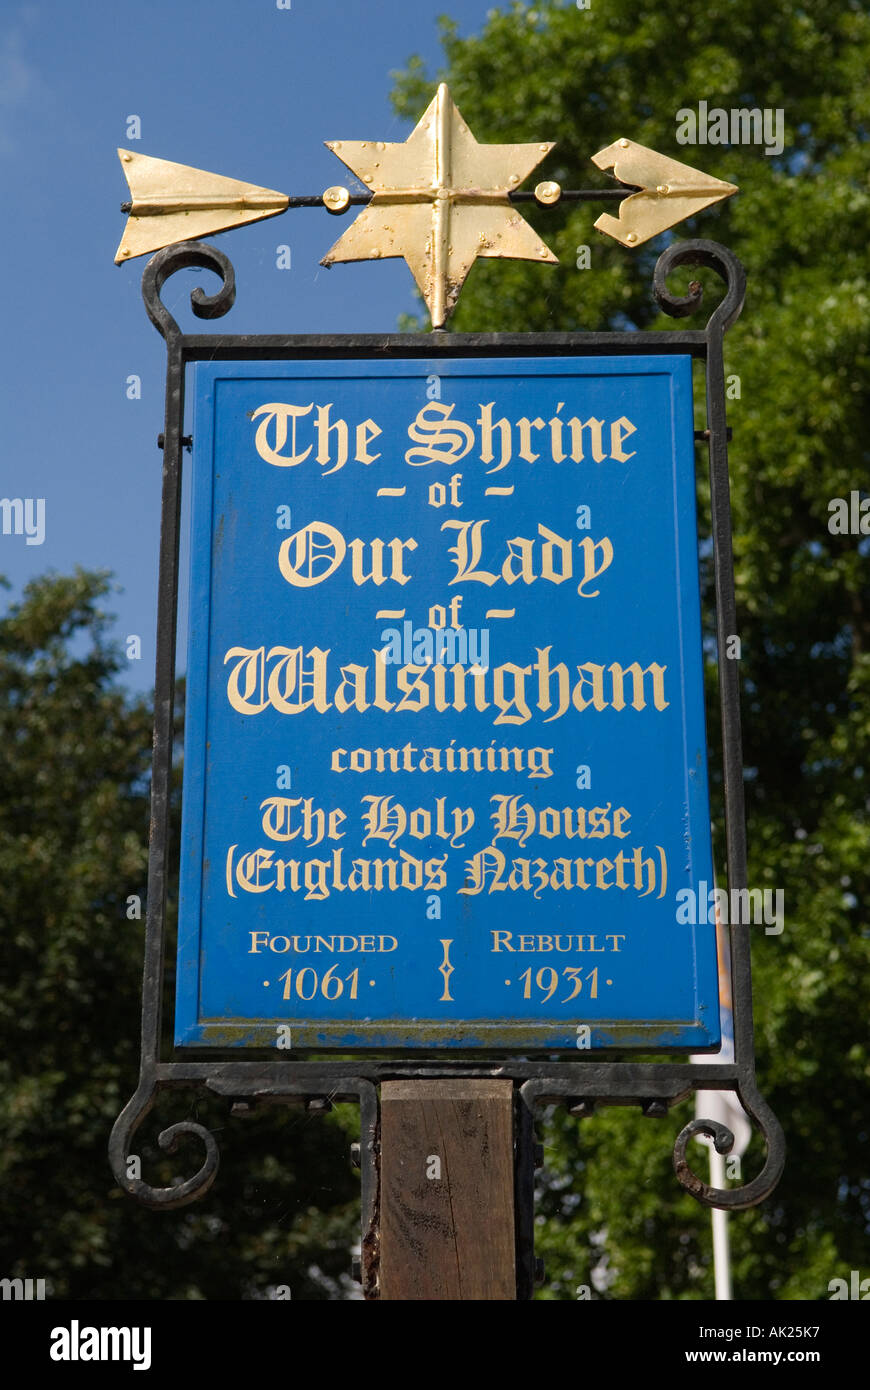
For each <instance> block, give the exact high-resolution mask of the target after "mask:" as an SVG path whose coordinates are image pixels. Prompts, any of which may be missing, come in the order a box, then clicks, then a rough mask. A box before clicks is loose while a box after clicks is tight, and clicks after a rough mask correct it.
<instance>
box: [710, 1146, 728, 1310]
mask: <svg viewBox="0 0 870 1390" xmlns="http://www.w3.org/2000/svg"><path fill="white" fill-rule="evenodd" d="M710 1185H711V1187H718V1188H723V1187H724V1186H725V1156H724V1154H720V1153H717V1152H716V1150H715V1149H714V1147H713V1145H712V1144H711V1145H710ZM710 1215H711V1218H712V1221H713V1273H714V1278H715V1283H716V1301H717V1303H718V1302H730V1301H731V1297H732V1295H731V1251H730V1248H729V1244H728V1213H727V1211H720V1209H719V1208H718V1207H713V1208H712V1210H711V1213H710Z"/></svg>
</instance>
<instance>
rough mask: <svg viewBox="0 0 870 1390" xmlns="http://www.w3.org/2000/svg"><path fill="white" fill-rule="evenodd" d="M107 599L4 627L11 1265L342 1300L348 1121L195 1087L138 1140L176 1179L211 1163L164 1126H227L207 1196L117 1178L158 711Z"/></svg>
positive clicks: (61, 582)
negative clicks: (234, 1103)
mask: <svg viewBox="0 0 870 1390" xmlns="http://www.w3.org/2000/svg"><path fill="white" fill-rule="evenodd" d="M108 587H109V586H108V583H107V580H106V578H105V577H104V576H99V575H94V574H86V573H82V572H79V573H78V574H76V575H75V576H74V577H72V578H57V577H51V578H44V579H41V580H38V581H36V582H34V583H32V584H31V585H30V586H29V587H28V589H27V590H26V591H25V594H24V597H23V599H22V601H21V602H20V603H18V604H15V605H13V606H11V607H10V608H9V610H8V612H7V613H6V614H5V616H3V617H2V618H0V746H2V755H0V883H2V885H3V891H2V894H0V932H2V953H0V1275H2V1276H3V1277H8V1278H12V1277H21V1278H44V1279H46V1280H47V1281H48V1282H49V1286H50V1289H51V1293H52V1296H53V1297H56V1298H73V1299H133V1298H143V1299H154V1298H159V1299H173V1298H178V1299H181V1298H185V1299H203V1298H208V1299H238V1298H266V1297H269V1296H270V1290H274V1289H275V1287H276V1286H278V1285H286V1286H288V1287H289V1288H290V1290H291V1293H292V1297H293V1298H294V1299H298V1298H303V1299H324V1298H337V1297H339V1298H340V1297H344V1296H346V1295H347V1293H348V1290H349V1287H350V1281H349V1279H348V1278H347V1274H348V1266H349V1258H350V1255H349V1252H350V1249H351V1246H352V1245H353V1242H354V1239H355V1238H358V1220H359V1218H358V1201H356V1200H355V1199H356V1194H357V1191H358V1182H357V1179H356V1178H355V1177H354V1175H353V1173H352V1171H351V1169H350V1167H349V1164H348V1161H347V1145H348V1134H347V1133H346V1132H345V1131H344V1130H343V1129H342V1128H341V1126H340V1125H339V1124H337V1123H336V1122H335V1118H336V1117H329V1118H326V1119H324V1118H316V1117H314V1116H309V1115H306V1114H305V1113H304V1112H302V1113H298V1112H294V1111H289V1112H288V1111H284V1110H282V1111H275V1112H272V1113H270V1114H267V1115H264V1116H262V1117H257V1116H255V1117H254V1118H252V1119H250V1120H248V1121H241V1120H236V1119H233V1120H232V1121H229V1120H228V1109H227V1106H226V1105H225V1104H224V1103H222V1102H217V1101H214V1100H210V1099H203V1098H202V1095H201V1094H199V1095H198V1096H194V1095H193V1093H190V1094H188V1093H186V1092H182V1093H180V1094H178V1095H176V1096H174V1097H172V1098H171V1099H170V1100H168V1101H166V1102H164V1101H162V1100H161V1101H159V1102H158V1105H157V1108H156V1110H155V1111H154V1112H152V1115H151V1116H149V1117H148V1119H147V1120H146V1121H145V1123H144V1125H143V1126H142V1128H141V1129H140V1130H139V1131H138V1133H137V1135H136V1136H135V1138H134V1145H135V1146H136V1148H137V1149H138V1152H139V1154H140V1156H141V1159H142V1176H143V1178H145V1180H146V1181H149V1182H154V1183H156V1184H158V1185H165V1184H169V1183H171V1182H172V1181H173V1179H174V1178H176V1177H188V1176H190V1175H191V1173H193V1172H194V1171H195V1170H196V1168H197V1167H198V1166H199V1163H200V1159H201V1156H200V1153H199V1150H198V1149H197V1146H196V1143H195V1141H193V1142H192V1143H191V1145H190V1147H187V1146H182V1147H181V1148H180V1149H179V1152H178V1153H177V1154H176V1155H175V1156H174V1157H173V1158H172V1159H167V1158H166V1157H165V1156H164V1155H162V1154H161V1153H160V1151H159V1150H158V1149H157V1146H156V1142H155V1141H156V1135H157V1132H158V1130H159V1129H160V1128H162V1126H163V1124H165V1123H172V1122H173V1121H175V1120H178V1119H182V1118H187V1117H190V1118H196V1119H198V1120H199V1121H200V1122H201V1123H204V1124H206V1125H207V1126H209V1127H210V1128H212V1129H214V1130H215V1131H220V1132H219V1134H218V1138H219V1140H220V1145H221V1151H222V1160H221V1170H220V1172H219V1174H218V1177H217V1180H216V1182H215V1185H214V1187H213V1188H212V1189H211V1191H210V1193H209V1194H208V1195H207V1197H206V1198H205V1199H204V1201H202V1202H200V1203H199V1205H195V1206H192V1207H186V1208H183V1209H182V1210H180V1211H173V1212H152V1211H147V1210H145V1209H143V1208H142V1207H140V1206H138V1205H137V1204H136V1203H135V1202H133V1201H132V1200H131V1199H130V1198H129V1197H127V1196H126V1195H125V1194H124V1193H123V1192H122V1191H121V1190H120V1188H118V1187H117V1186H116V1185H115V1182H114V1179H113V1177H112V1174H111V1172H110V1170H109V1166H108V1161H107V1152H106V1150H107V1143H108V1136H109V1131H110V1129H111V1127H112V1124H113V1122H114V1119H115V1116H116V1115H117V1113H118V1111H119V1110H120V1109H121V1107H122V1106H123V1105H124V1104H125V1103H126V1101H127V1100H128V1098H129V1097H130V1095H131V1094H132V1092H133V1091H134V1090H135V1087H136V1081H137V1076H138V1047H139V1011H140V981H141V972H142V957H143V939H144V904H145V884H146V846H147V838H148V774H149V767H150V748H151V712H150V706H149V704H148V703H147V702H144V701H142V700H131V699H130V697H129V696H127V695H126V694H125V692H124V691H123V689H122V687H121V686H120V685H119V684H118V681H117V677H118V673H119V671H120V669H121V668H122V667H123V665H124V658H123V656H122V655H119V654H118V652H117V651H116V650H115V649H114V648H113V647H112V646H111V645H110V644H109V643H108V642H107V640H106V628H107V623H108V618H107V616H106V615H105V614H104V612H103V611H102V608H101V602H102V600H103V598H104V596H105V595H106V593H107V592H108ZM132 895H138V896H139V897H140V898H141V900H142V907H143V916H142V919H141V920H136V919H135V918H129V917H128V898H130V897H131V896H132ZM171 907H174V903H173V904H171ZM155 1117H157V1118H156V1119H155Z"/></svg>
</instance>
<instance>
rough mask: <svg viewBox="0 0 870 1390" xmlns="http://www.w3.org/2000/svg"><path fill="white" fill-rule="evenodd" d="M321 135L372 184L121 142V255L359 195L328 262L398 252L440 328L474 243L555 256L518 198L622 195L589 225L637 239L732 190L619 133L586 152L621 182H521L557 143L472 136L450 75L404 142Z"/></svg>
mask: <svg viewBox="0 0 870 1390" xmlns="http://www.w3.org/2000/svg"><path fill="white" fill-rule="evenodd" d="M327 148H328V149H330V150H332V151H333V153H334V154H336V155H338V157H339V159H341V160H342V162H343V163H344V164H346V165H347V167H348V168H349V169H350V170H351V171H352V172H353V173H354V174H355V175H356V176H357V178H358V179H360V180H361V182H362V183H363V184H365V186H366V188H368V189H369V190H370V192H369V193H368V194H361V195H352V194H351V193H350V192H349V191H348V190H347V189H346V188H343V187H340V186H336V187H332V188H327V189H326V191H325V192H324V193H323V194H321V195H319V196H304V197H291V196H289V195H287V194H284V193H278V192H276V191H275V190H274V189H271V188H258V187H257V186H256V185H254V184H249V183H242V182H241V181H240V180H238V179H228V178H224V177H223V176H222V175H219V174H210V173H206V172H205V171H204V170H202V169H193V168H190V167H189V166H188V165H185V164H173V163H171V162H170V161H169V160H165V159H153V158H151V157H149V156H148V155H141V154H136V153H134V152H133V151H132V150H119V151H118V154H119V155H120V158H121V164H122V167H123V170H124V174H125V176H126V179H127V183H128V185H129V188H130V194H131V201H130V202H129V203H124V204H122V211H123V212H128V213H129V214H130V215H129V218H128V221H127V225H126V227H125V229H124V235H123V237H122V239H121V244H120V246H119V247H118V250H117V253H116V255H115V263H116V264H117V265H121V264H123V263H124V262H125V261H128V260H131V259H132V258H133V257H135V256H142V255H145V254H146V253H147V252H149V251H158V250H160V249H161V248H162V247H164V246H170V245H172V244H173V243H175V242H179V241H191V240H194V239H196V238H198V237H202V236H207V235H210V234H211V233H213V232H219V231H226V230H227V229H228V228H231V227H240V226H242V225H243V224H244V223H246V222H259V221H262V220H263V219H264V218H267V217H276V216H278V215H279V214H280V213H282V212H286V211H287V210H288V209H289V208H296V207H325V208H326V209H327V211H328V212H331V213H334V214H340V213H344V212H346V211H347V209H348V208H350V207H351V206H362V207H364V211H363V212H362V213H361V214H360V216H359V217H357V219H356V221H355V222H354V223H353V224H352V225H351V226H350V227H349V228H348V229H347V231H346V232H345V233H344V234H343V235H342V236H341V237H339V239H338V241H337V242H336V243H335V245H334V246H333V247H332V248H331V250H329V251H328V252H327V253H326V255H325V256H324V257H323V260H322V262H321V264H322V265H326V266H330V265H333V264H334V263H335V262H336V261H367V260H383V259H386V258H388V257H397V256H399V257H402V258H403V259H404V260H405V261H406V263H407V265H408V267H409V269H410V271H411V273H412V275H413V276H414V279H415V280H416V282H417V286H418V288H419V290H420V293H421V295H422V296H423V299H424V300H425V302H426V307H427V308H428V310H429V314H430V316H431V319H432V326H433V328H441V327H443V326H444V324H445V323H446V321H447V319H448V318H449V316H450V314H451V313H452V311H453V309H454V307H455V305H456V301H457V299H458V297H459V291H460V290H461V288H462V285H463V283H464V281H465V278H466V276H467V275H468V272H469V270H470V269H471V267H472V265H473V264H474V262H475V260H476V259H477V257H478V256H498V257H501V258H503V259H509V260H532V261H540V262H542V263H546V264H549V265H556V264H558V257H556V256H554V254H553V252H552V251H551V250H550V248H549V247H548V246H547V245H546V244H545V243H544V242H543V241H542V240H541V238H540V236H539V235H538V233H537V232H536V231H535V230H534V228H533V227H531V226H530V225H529V223H528V222H526V220H525V218H523V217H522V216H521V215H520V213H519V211H518V208H517V204H519V203H522V202H524V201H525V202H529V201H532V200H534V201H535V202H537V203H538V204H539V205H540V206H543V207H551V206H553V205H554V204H556V203H558V202H559V201H560V200H566V201H575V202H579V201H582V202H595V201H617V200H618V201H619V214H618V216H617V217H611V216H610V215H609V214H608V213H603V214H602V215H601V216H600V217H599V218H598V220H597V221H596V223H595V226H596V227H597V228H598V229H599V231H601V232H604V233H605V234H606V235H607V236H611V237H614V238H615V240H617V241H618V242H620V243H621V244H622V245H623V246H627V247H631V248H634V247H637V246H640V245H642V243H643V242H645V241H648V240H649V239H650V237H653V236H657V235H658V233H659V232H663V231H666V230H667V229H668V228H669V227H673V226H675V225H676V224H677V223H678V222H682V221H683V220H684V219H685V218H687V217H691V216H693V215H694V214H695V213H698V212H700V211H701V210H702V209H703V208H706V207H709V206H710V204H711V203H716V202H719V200H720V199H722V198H728V197H730V196H731V194H732V193H736V192H737V187H736V185H735V184H733V183H725V182H723V181H722V180H721V179H715V178H712V177H711V176H710V175H709V174H704V173H701V172H700V171H699V170H698V169H693V168H691V167H690V166H689V165H688V164H680V163H678V162H677V160H674V159H668V158H667V157H666V156H665V155H661V154H658V153H657V152H656V151H655V150H650V149H647V148H646V147H645V146H643V145H638V144H635V142H634V141H633V140H624V139H623V140H616V141H614V142H613V144H611V145H608V146H607V147H606V148H605V149H603V150H599V151H598V153H597V154H595V155H593V156H592V162H593V163H594V164H595V165H597V167H598V168H599V169H602V170H604V169H611V168H612V170H613V176H614V178H615V179H616V180H617V182H618V183H620V184H622V185H623V187H622V188H618V189H575V190H563V189H562V188H561V187H560V186H559V184H558V183H555V182H553V181H552V180H549V181H545V182H543V183H539V184H538V185H537V187H536V188H535V190H534V192H526V193H524V192H522V191H520V188H519V185H520V184H521V183H523V182H524V180H525V179H527V178H528V176H529V174H531V172H532V170H533V169H535V168H536V167H537V165H538V164H540V162H541V161H542V160H543V159H544V157H545V156H546V155H548V154H549V153H550V151H551V150H552V149H553V142H548V141H540V142H538V143H536V144H528V145H481V144H478V142H477V141H476V140H475V138H474V136H473V135H472V133H471V131H470V130H469V128H468V126H467V124H466V122H465V121H464V120H463V118H462V115H461V113H460V111H459V109H458V108H457V106H456V105H455V103H454V101H453V98H452V97H451V95H450V92H449V91H448V89H447V87H446V85H445V84H444V83H442V84H441V85H440V86H439V88H438V91H437V92H436V94H435V96H434V97H433V99H432V101H431V102H430V103H429V105H428V107H427V108H426V110H425V111H424V113H423V115H422V116H421V117H420V120H419V121H418V122H417V125H416V126H415V127H414V129H413V130H412V132H411V134H410V135H409V136H408V139H407V140H405V141H404V142H403V143H401V144H398V143H385V142H383V141H372V140H335V141H327Z"/></svg>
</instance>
